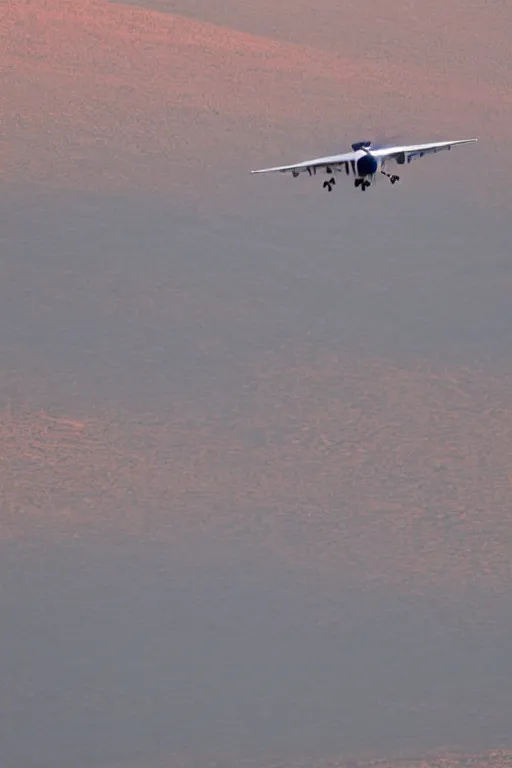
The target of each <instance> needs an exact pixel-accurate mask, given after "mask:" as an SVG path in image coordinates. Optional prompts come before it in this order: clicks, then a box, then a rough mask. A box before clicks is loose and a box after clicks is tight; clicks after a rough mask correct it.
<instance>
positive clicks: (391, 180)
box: [381, 171, 400, 184]
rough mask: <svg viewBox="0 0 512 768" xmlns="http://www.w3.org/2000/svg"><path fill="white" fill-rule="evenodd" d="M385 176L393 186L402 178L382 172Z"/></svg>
mask: <svg viewBox="0 0 512 768" xmlns="http://www.w3.org/2000/svg"><path fill="white" fill-rule="evenodd" d="M381 173H382V175H383V176H387V177H388V179H389V180H390V182H391V184H396V182H397V181H400V176H397V175H396V174H394V173H393V174H391V173H386V171H381Z"/></svg>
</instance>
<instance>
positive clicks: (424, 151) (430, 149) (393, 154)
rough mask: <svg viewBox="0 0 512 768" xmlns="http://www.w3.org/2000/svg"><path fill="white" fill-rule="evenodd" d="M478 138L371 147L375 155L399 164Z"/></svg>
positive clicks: (470, 142)
mask: <svg viewBox="0 0 512 768" xmlns="http://www.w3.org/2000/svg"><path fill="white" fill-rule="evenodd" d="M475 141H478V139H456V140H455V141H437V142H432V143H430V144H410V145H408V146H407V145H406V146H403V147H381V148H375V149H371V150H370V151H371V153H372V155H373V156H374V157H380V158H382V160H388V159H389V160H391V159H393V160H396V161H397V163H398V164H399V165H403V164H404V163H410V162H411V160H414V158H416V157H423V155H431V154H435V153H436V152H441V151H442V150H444V149H451V148H452V147H455V146H456V145H457V144H473V143H474V142H475Z"/></svg>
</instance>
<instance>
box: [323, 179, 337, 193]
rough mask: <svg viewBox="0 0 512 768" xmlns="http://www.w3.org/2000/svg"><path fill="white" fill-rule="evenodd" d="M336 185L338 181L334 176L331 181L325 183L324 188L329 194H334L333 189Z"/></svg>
mask: <svg viewBox="0 0 512 768" xmlns="http://www.w3.org/2000/svg"><path fill="white" fill-rule="evenodd" d="M335 184H336V179H335V178H334V176H333V177H332V178H330V179H329V181H324V183H323V187H324V189H326V190H327V191H328V192H332V188H333V187H334V185H335Z"/></svg>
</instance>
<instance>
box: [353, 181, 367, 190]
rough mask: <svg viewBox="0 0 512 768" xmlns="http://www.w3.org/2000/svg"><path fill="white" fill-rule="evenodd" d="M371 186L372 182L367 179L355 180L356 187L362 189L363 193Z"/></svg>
mask: <svg viewBox="0 0 512 768" xmlns="http://www.w3.org/2000/svg"><path fill="white" fill-rule="evenodd" d="M370 185H371V182H370V181H367V179H355V180H354V187H355V188H356V189H357V188H358V187H361V191H362V192H364V191H365V190H366V189H368V187H369V186H370Z"/></svg>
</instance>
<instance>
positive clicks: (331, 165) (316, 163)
mask: <svg viewBox="0 0 512 768" xmlns="http://www.w3.org/2000/svg"><path fill="white" fill-rule="evenodd" d="M360 155H361V153H360V152H359V153H357V152H346V153H345V154H344V155H331V156H330V157H317V158H315V159H314V160H304V161H303V162H301V163H296V164H295V165H278V166H276V167H275V168H260V169H259V170H257V171H251V173H275V172H277V171H279V173H291V174H292V175H293V176H298V175H299V173H304V172H305V171H308V173H309V175H310V176H311V175H313V174H315V173H316V172H317V170H319V169H321V168H325V169H326V170H327V173H331V172H334V171H341V170H342V169H343V168H345V170H346V172H347V174H348V173H349V167H348V164H349V163H355V161H356V159H357V158H358V157H359V156H360Z"/></svg>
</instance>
